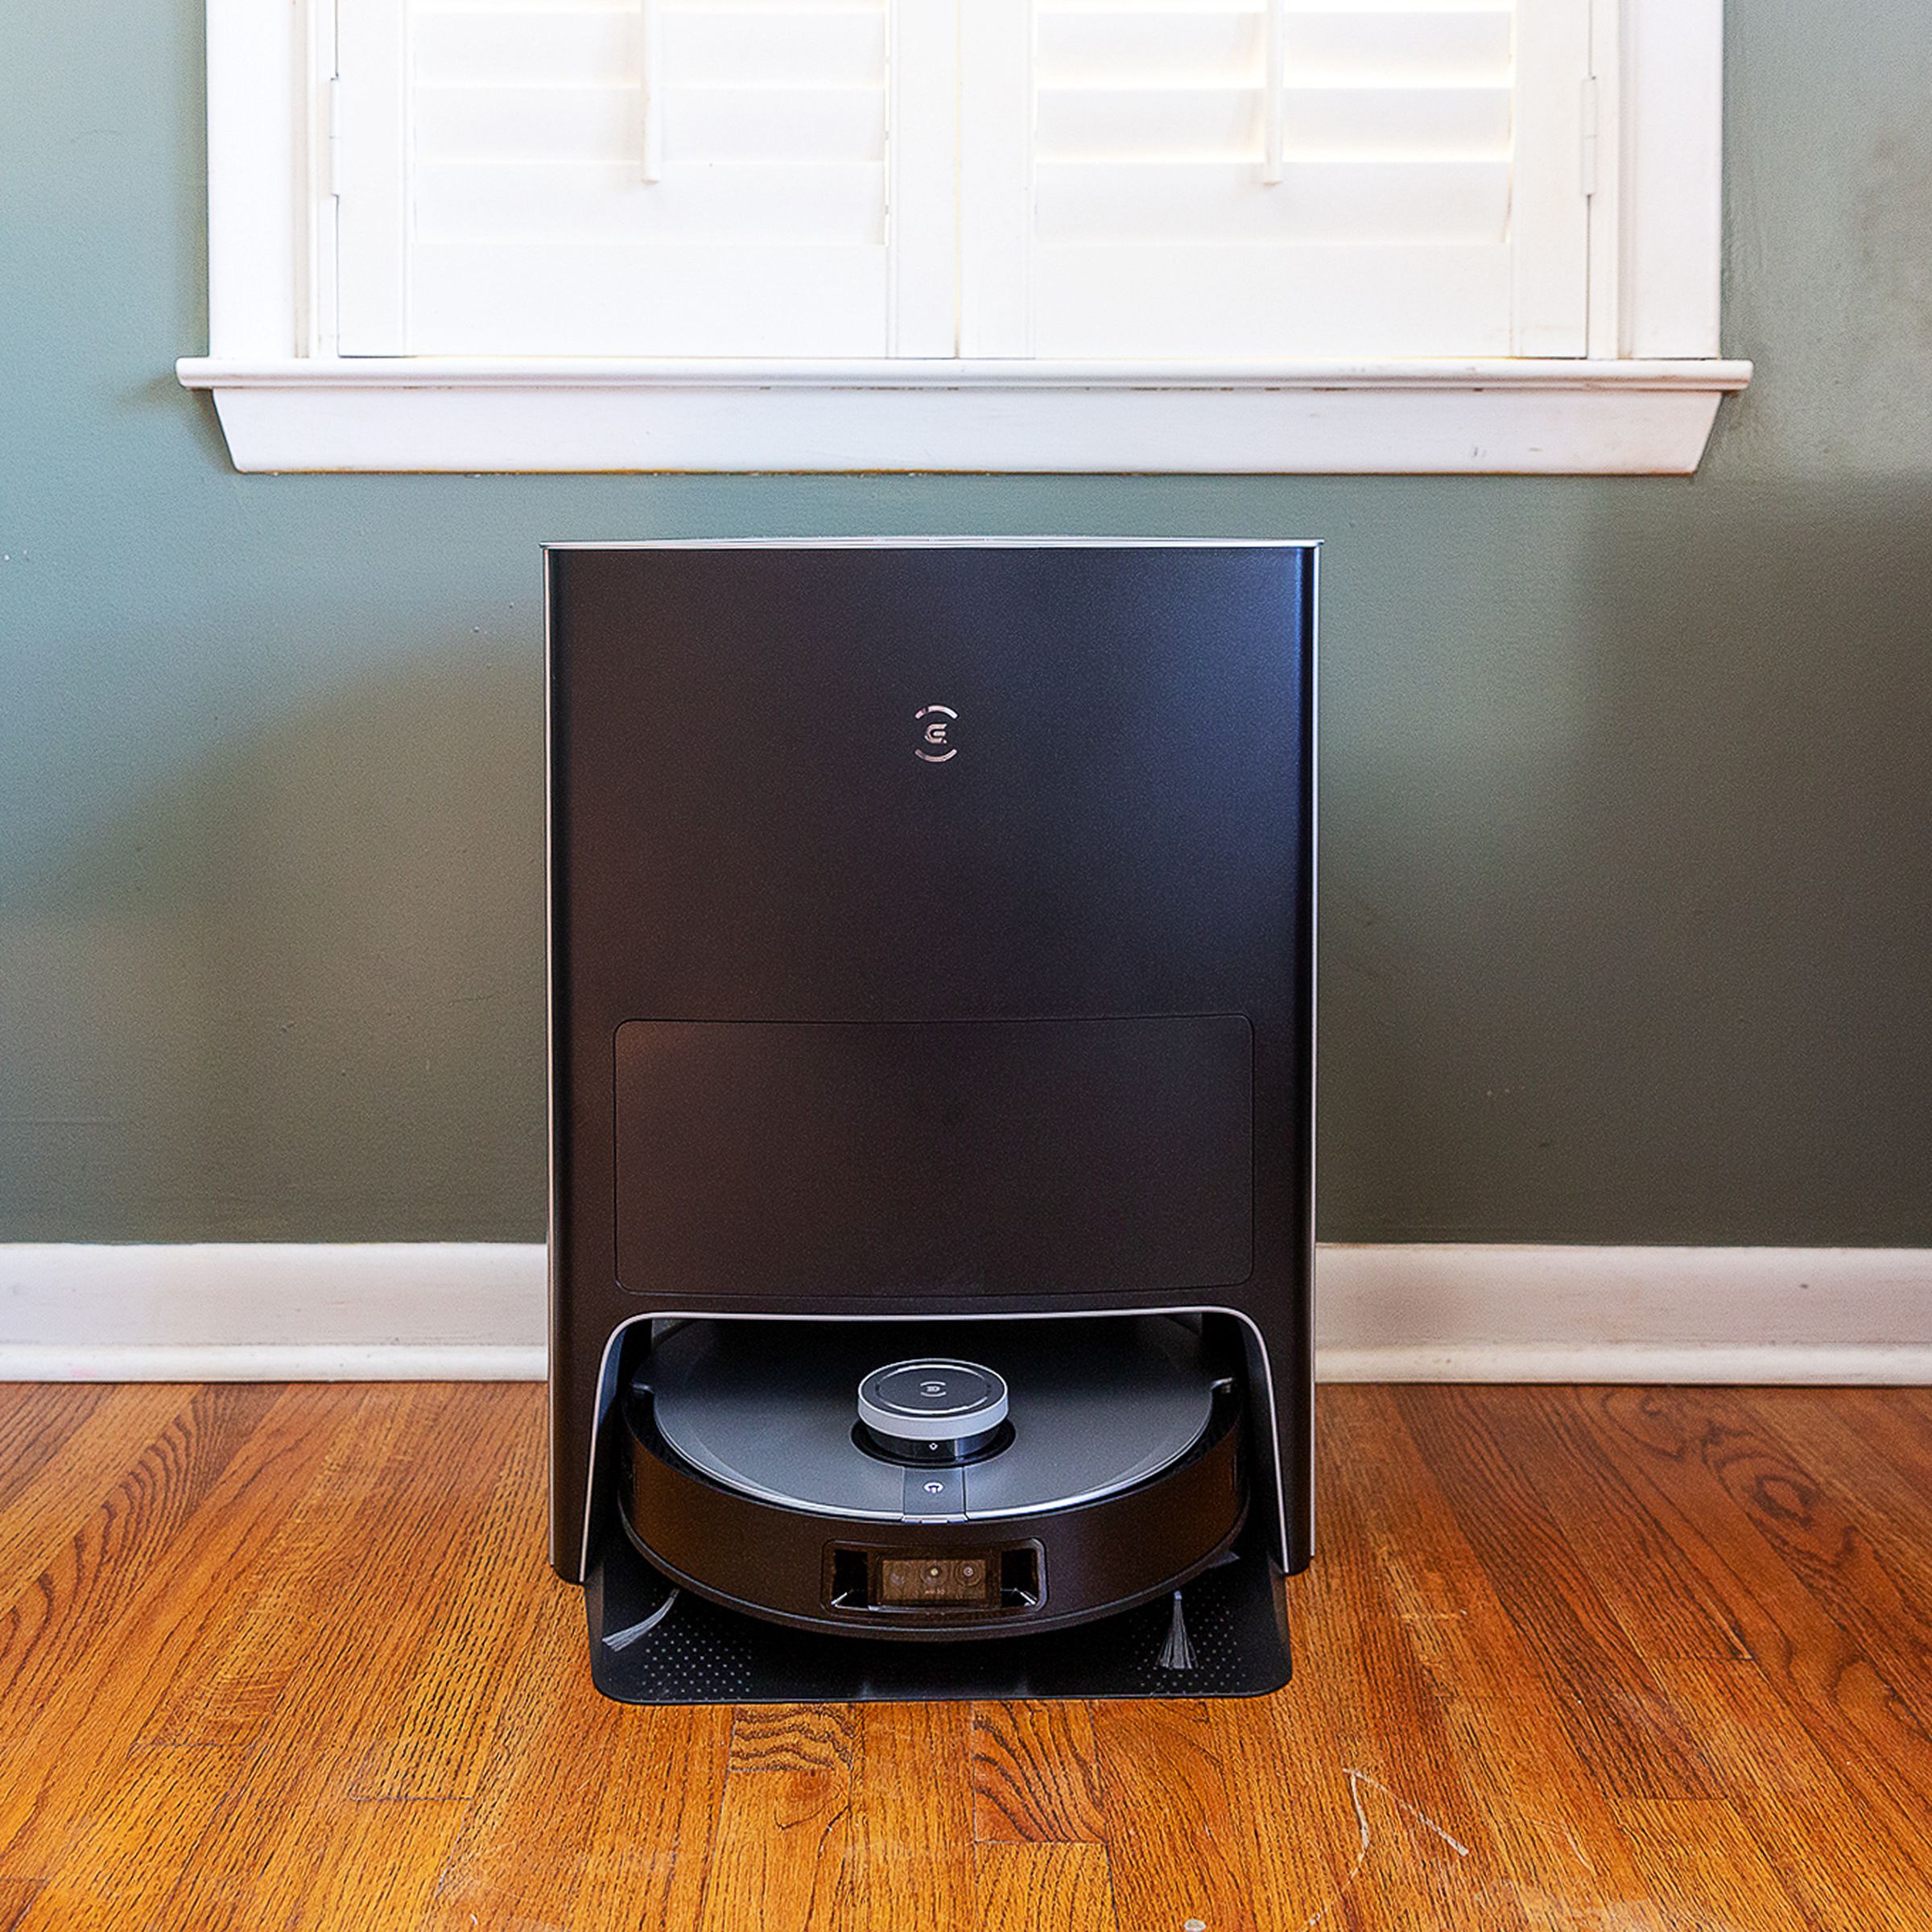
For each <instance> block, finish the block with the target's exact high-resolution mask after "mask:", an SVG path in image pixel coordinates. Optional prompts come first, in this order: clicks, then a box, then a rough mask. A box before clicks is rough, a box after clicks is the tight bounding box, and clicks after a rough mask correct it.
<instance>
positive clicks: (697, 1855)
mask: <svg viewBox="0 0 1932 1932" xmlns="http://www.w3.org/2000/svg"><path fill="white" fill-rule="evenodd" d="M731 1732H732V1712H731V1711H730V1709H729V1707H721V1706H717V1705H711V1706H704V1705H683V1706H679V1705H667V1706H664V1707H662V1708H647V1709H643V1710H637V1711H625V1712H623V1713H622V1715H621V1721H620V1724H619V1730H618V1737H617V1744H616V1746H615V1748H614V1749H613V1752H612V1755H611V1757H610V1758H609V1761H608V1764H607V1772H606V1777H605V1788H604V1790H603V1792H602V1794H601V1795H600V1797H599V1798H598V1800H597V1812H596V1816H595V1818H594V1820H593V1822H592V1829H591V1835H590V1839H589V1842H588V1844H587V1845H586V1847H585V1848H584V1877H583V1881H582V1886H581V1889H580V1892H579V1893H578V1895H577V1900H578V1906H579V1910H580V1915H581V1916H580V1922H581V1923H582V1924H583V1925H584V1926H622V1925H634V1926H652V1927H656V1926H663V1927H665V1928H667V1929H670V1928H675V1929H676V1932H683V1928H685V1927H687V1926H695V1925H696V1923H697V1922H698V1918H699V1914H700V1908H701V1906H702V1905H703V1903H704V1881H705V1877H706V1875H707V1872H708V1868H709V1865H710V1860H711V1850H712V1842H713V1840H714V1839H715V1837H716V1831H717V1823H718V1814H719V1812H720V1810H721V1808H722V1806H723V1804H724V1802H725V1775H726V1773H727V1770H728V1769H729V1764H730V1760H731Z"/></svg>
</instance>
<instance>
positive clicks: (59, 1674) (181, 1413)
mask: <svg viewBox="0 0 1932 1932" xmlns="http://www.w3.org/2000/svg"><path fill="white" fill-rule="evenodd" d="M274 1400H275V1390H274V1389H269V1388H264V1387H261V1386H258V1385H235V1384H232V1383H229V1384H218V1385H213V1386H211V1387H208V1388H204V1389H196V1390H195V1391H193V1392H192V1394H189V1395H188V1399H187V1400H186V1401H185V1402H183V1403H182V1404H181V1406H180V1407H179V1409H178V1410H176V1412H175V1414H172V1415H171V1416H170V1417H169V1418H167V1422H165V1423H164V1424H163V1426H162V1427H161V1428H160V1429H159V1430H157V1431H156V1433H155V1435H154V1436H153V1437H152V1438H151V1439H150V1440H149V1441H147V1443H143V1444H142V1446H141V1448H140V1450H139V1451H138V1453H137V1454H136V1455H134V1459H132V1461H131V1462H130V1463H129V1464H128V1466H127V1468H126V1469H125V1470H124V1471H123V1472H122V1475H121V1476H120V1477H119V1478H118V1480H117V1481H116V1482H115V1483H114V1484H113V1486H112V1487H111V1488H109V1490H108V1492H107V1493H106V1494H105V1496H102V1497H101V1500H100V1501H99V1502H98V1503H97V1504H96V1505H95V1506H94V1507H93V1509H91V1510H89V1511H88V1512H87V1513H85V1515H82V1516H81V1517H80V1518H79V1520H78V1521H76V1522H75V1523H74V1524H73V1525H72V1531H71V1534H69V1536H68V1540H67V1541H66V1542H65V1543H64V1545H63V1546H61V1547H60V1549H59V1550H57V1551H56V1552H55V1554H54V1557H53V1559H52V1562H51V1563H49V1564H48V1565H47V1567H46V1568H45V1569H43V1571H41V1572H40V1574H39V1576H37V1577H36V1578H35V1579H34V1581H33V1583H32V1584H31V1586H30V1587H28V1588H27V1589H25V1590H23V1591H21V1593H20V1594H19V1596H18V1597H17V1598H16V1599H15V1600H14V1603H13V1604H12V1605H11V1606H10V1608H7V1609H6V1611H5V1612H0V1737H10V1736H18V1735H19V1732H21V1731H22V1730H23V1729H24V1728H27V1727H29V1726H31V1724H33V1722H34V1721H35V1714H36V1712H37V1711H38V1710H39V1707H40V1704H41V1702H42V1699H43V1697H44V1696H45V1695H47V1693H48V1692H49V1691H52V1690H53V1689H55V1688H56V1687H57V1686H59V1685H60V1683H61V1682H64V1681H65V1680H66V1679H67V1678H68V1677H69V1676H70V1674H71V1673H72V1668H73V1666H74V1664H75V1662H76V1660H77V1658H78V1657H79V1656H80V1655H81V1653H83V1652H85V1650H86V1649H89V1648H91V1647H92V1646H93V1645H97V1644H99V1643H100V1642H101V1641H103V1640H104V1638H105V1637H106V1635H107V1633H109V1631H110V1630H111V1629H113V1628H114V1625H115V1624H116V1623H117V1621H118V1620H119V1618H120V1616H121V1615H122V1612H123V1611H124V1610H126V1608H127V1607H128V1606H129V1605H130V1604H131V1603H132V1602H133V1601H134V1597H135V1595H136V1593H137V1592H138V1590H139V1589H140V1587H141V1583H142V1577H143V1575H144V1574H145V1572H146V1571H148V1570H149V1569H150V1568H151V1567H154V1566H155V1565H156V1564H158V1563H160V1562H162V1561H163V1559H164V1557H165V1554H166V1552H167V1548H168V1546H169V1545H170V1544H171V1542H173V1540H174V1538H175V1535H176V1534H178V1533H179V1532H180V1530H181V1529H182V1528H183V1526H184V1525H185V1524H186V1523H188V1521H189V1519H190V1518H191V1517H192V1516H193V1514H194V1513H195V1510H196V1508H197V1506H198V1505H200V1502H201V1501H202V1499H203V1498H204V1496H206V1495H207V1493H208V1490H209V1488H211V1487H212V1486H213V1484H214V1482H215V1481H216V1480H217V1478H218V1477H219V1476H221V1472H222V1471H223V1470H224V1469H225V1468H227V1467H228V1464H229V1460H230V1459H231V1458H232V1457H233V1455H234V1454H235V1452H236V1451H237V1449H239V1448H240V1447H242V1444H243V1443H245V1442H246V1441H247V1439H249V1438H250V1436H252V1435H254V1432H255V1429H256V1427H257V1426H258V1424H259V1422H261V1420H262V1417H263V1416H264V1415H265V1414H266V1412H267V1410H268V1409H269V1407H270V1405H271V1404H272V1402H274Z"/></svg>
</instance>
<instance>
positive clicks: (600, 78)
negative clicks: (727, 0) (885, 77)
mask: <svg viewBox="0 0 1932 1932" xmlns="http://www.w3.org/2000/svg"><path fill="white" fill-rule="evenodd" d="M638 13H639V10H638V7H637V6H630V7H629V8H627V9H626V10H625V11H623V12H621V13H579V14H552V13H549V12H539V11H529V12H522V13H507V12H506V13H500V14H479V15H476V16H471V15H468V14H431V15H428V16H427V17H426V18H424V19H423V20H421V21H420V22H419V23H418V25H417V28H416V33H415V77H416V82H417V85H419V86H430V87H435V86H451V85H477V86H491V85H515V86H556V87H571V86H588V85H596V84H597V83H599V82H606V83H612V82H617V81H630V82H634V81H636V80H637V78H638V73H639V71H640V64H641V60H642V52H641V50H642V35H641V31H640V27H639V20H638ZM886 27H887V14H886V10H885V8H884V6H870V7H868V8H866V9H865V10H863V11H860V12H855V11H851V10H841V11H836V12H833V11H828V10H821V9H814V10H806V9H804V8H803V7H800V8H797V9H794V10H789V11H787V12H785V13H780V14H762V13H761V14H747V13H738V12H733V13H727V12H724V11H708V12H705V13H701V14H700V13H692V12H689V11H685V10H679V9H678V8H676V7H667V8H666V9H665V10H664V12H663V34H664V60H665V66H666V70H667V75H668V76H669V78H670V81H671V85H672V86H674V87H719V86H754V87H755V86H769V87H779V88H791V87H841V86H842V87H866V88H873V89H877V87H878V86H879V85H881V74H882V72H883V70H884V67H885V62H886Z"/></svg>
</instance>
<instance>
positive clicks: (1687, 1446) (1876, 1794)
mask: <svg viewBox="0 0 1932 1932" xmlns="http://www.w3.org/2000/svg"><path fill="white" fill-rule="evenodd" d="M1584 1399H1587V1400H1588V1401H1590V1402H1591V1404H1592V1406H1594V1407H1595V1409H1596V1412H1597V1414H1599V1415H1600V1416H1601V1417H1602V1418H1603V1420H1604V1429H1603V1430H1602V1433H1601V1436H1600V1440H1601V1441H1602V1443H1604V1446H1605V1447H1606V1448H1607V1449H1608V1451H1609V1452H1610V1453H1611V1454H1612V1455H1613V1456H1614V1457H1615V1458H1616V1459H1617V1461H1618V1463H1619V1464H1620V1467H1621V1468H1622V1469H1623V1471H1624V1474H1625V1475H1626V1476H1628V1477H1629V1480H1631V1482H1632V1484H1633V1488H1636V1489H1637V1490H1638V1491H1640V1492H1641V1493H1642V1494H1643V1496H1644V1500H1645V1506H1646V1507H1648V1508H1649V1509H1650V1510H1651V1511H1652V1513H1653V1514H1654V1515H1655V1516H1656V1517H1657V1519H1658V1521H1660V1522H1663V1523H1665V1524H1666V1525H1669V1526H1670V1532H1671V1534H1672V1536H1673V1538H1674V1540H1675V1541H1676V1542H1677V1543H1678V1546H1679V1547H1680V1549H1682V1550H1683V1551H1684V1552H1685V1553H1686V1554H1687V1555H1689V1556H1690V1557H1691V1558H1693V1559H1694V1560H1695V1561H1696V1562H1698V1563H1699V1565H1700V1567H1701V1568H1702V1570H1703V1575H1704V1576H1705V1577H1706V1579H1707V1581H1708V1582H1709V1583H1710V1585H1711V1588H1712V1589H1713V1590H1714V1591H1719V1592H1721V1593H1724V1596H1725V1600H1726V1604H1727V1608H1728V1612H1729V1614H1730V1616H1732V1620H1733V1621H1734V1622H1735V1624H1736V1627H1737V1629H1739V1630H1740V1633H1742V1634H1743V1635H1744V1639H1745V1641H1746V1642H1747V1644H1748V1645H1749V1648H1750V1650H1751V1653H1752V1657H1753V1659H1754V1660H1755V1662H1756V1663H1757V1668H1758V1670H1759V1671H1760V1672H1761V1674H1762V1676H1763V1678H1764V1679H1765V1683H1766V1685H1767V1686H1768V1688H1769V1691H1770V1692H1771V1694H1772V1695H1773V1696H1775V1697H1776V1698H1777V1699H1778V1700H1780V1701H1781V1702H1782V1703H1784V1704H1785V1706H1786V1707H1787V1708H1788V1710H1789V1711H1790V1717H1789V1718H1785V1717H1781V1716H1773V1717H1771V1718H1769V1723H1770V1724H1771V1725H1772V1726H1773V1727H1774V1728H1775V1727H1776V1726H1777V1725H1779V1724H1788V1723H1791V1722H1795V1724H1797V1725H1798V1727H1799V1728H1801V1729H1802V1731H1803V1732H1805V1733H1806V1734H1807V1735H1809V1736H1811V1737H1813V1738H1814V1739H1815V1740H1816V1741H1817V1743H1818V1746H1819V1748H1820V1749H1821V1750H1822V1751H1823V1752H1824V1753H1825V1755H1826V1756H1827V1757H1828V1759H1829V1761H1830V1763H1831V1769H1832V1771H1833V1773H1834V1774H1835V1777H1836V1778H1837V1780H1838V1781H1839V1783H1840V1784H1841V1785H1843V1790H1844V1791H1845V1793H1847V1794H1848V1799H1847V1802H1844V1803H1843V1806H1842V1807H1841V1812H1842V1818H1843V1819H1846V1820H1849V1821H1850V1822H1849V1823H1848V1824H1847V1823H1843V1822H1841V1824H1840V1826H1839V1829H1838V1830H1837V1831H1836V1832H1835V1834H1834V1836H1835V1838H1836V1839H1839V1840H1842V1841H1844V1842H1845V1843H1847V1844H1849V1845H1850V1846H1852V1847H1855V1851H1854V1853H1853V1856H1856V1857H1857V1858H1860V1859H1862V1860H1868V1861H1872V1862H1873V1863H1875V1864H1877V1865H1878V1866H1880V1868H1884V1869H1886V1870H1888V1871H1890V1872H1894V1873H1897V1875H1898V1876H1899V1882H1900V1884H1901V1885H1903V1886H1905V1887H1906V1888H1907V1889H1909V1890H1911V1889H1918V1890H1920V1892H1921V1895H1923V1893H1922V1888H1920V1887H1919V1885H1918V1881H1917V1880H1915V1879H1914V1878H1913V1876H1912V1875H1913V1873H1914V1872H1918V1871H1926V1872H1932V1838H1929V1837H1928V1833H1929V1832H1932V1810H1929V1808H1928V1806H1927V1804H1926V1801H1925V1799H1924V1798H1923V1796H1922V1794H1925V1793H1926V1792H1932V1736H1928V1735H1927V1733H1926V1730H1925V1728H1923V1726H1922V1724H1920V1723H1919V1721H1918V1718H1917V1717H1916V1715H1914V1714H1913V1711H1912V1710H1911V1709H1910V1707H1909V1705H1908V1704H1907V1703H1905V1701H1904V1700H1903V1699H1901V1697H1900V1695H1899V1694H1898V1692H1897V1691H1896V1690H1895V1689H1894V1688H1893V1686H1892V1684H1891V1683H1890V1682H1889V1681H1888V1679H1887V1678H1886V1677H1885V1674H1883V1673H1881V1672H1880V1671H1879V1670H1877V1669H1876V1667H1875V1666H1873V1664H1872V1661H1871V1660H1870V1659H1869V1658H1868V1657H1866V1656H1865V1655H1864V1653H1863V1652H1862V1651H1861V1650H1860V1649H1859V1647H1858V1645H1856V1643H1855V1642H1854V1641H1852V1638H1851V1637H1849V1636H1848V1635H1847V1633H1846V1632H1845V1631H1844V1630H1843V1629H1842V1628H1841V1627H1840V1626H1839V1624H1838V1623H1837V1622H1836V1621H1835V1620H1834V1619H1833V1618H1832V1617H1831V1616H1830V1615H1829V1614H1828V1613H1827V1611H1826V1610H1825V1609H1824V1608H1823V1606H1822V1605H1821V1604H1819V1603H1818V1600H1817V1599H1816V1597H1815V1596H1814V1595H1813V1594H1812V1593H1811V1591H1810V1590H1809V1589H1808V1588H1807V1587H1806V1585H1805V1583H1803V1581H1802V1579H1800V1577H1799V1576H1798V1575H1797V1574H1796V1573H1794V1571H1792V1570H1791V1569H1790V1568H1789V1567H1787V1566H1786V1564H1785V1563H1784V1561H1783V1560H1782V1558H1781V1556H1780V1554H1779V1553H1778V1550H1777V1546H1776V1542H1775V1541H1774V1540H1773V1539H1771V1538H1767V1537H1766V1536H1765V1534H1763V1533H1762V1530H1761V1525H1759V1523H1758V1522H1757V1521H1756V1520H1754V1515H1753V1513H1752V1510H1751V1509H1748V1507H1746V1506H1745V1505H1744V1504H1742V1503H1740V1500H1739V1497H1738V1495H1737V1493H1736V1486H1735V1484H1734V1482H1733V1483H1728V1482H1727V1481H1726V1480H1724V1476H1722V1474H1721V1473H1720V1472H1719V1468H1718V1467H1715V1466H1714V1465H1715V1464H1721V1463H1723V1462H1724V1460H1725V1459H1727V1458H1728V1455H1729V1454H1730V1451H1729V1448H1728V1439H1729V1435H1730V1431H1729V1430H1727V1428H1726V1427H1725V1426H1724V1422H1723V1419H1722V1418H1721V1416H1719V1415H1715V1414H1713V1413H1712V1410H1711V1405H1712V1404H1713V1403H1714V1402H1719V1401H1721V1397H1719V1394H1718V1393H1717V1392H1714V1391H1711V1390H1706V1389H1696V1390H1684V1389H1603V1390H1597V1391H1591V1392H1587V1396H1586V1395H1583V1394H1579V1400H1584ZM1920 1521H1922V1522H1924V1523H1925V1524H1926V1526H1927V1528H1928V1530H1932V1510H1928V1512H1927V1513H1926V1515H1924V1516H1922V1517H1921V1518H1920ZM1735 1750H1736V1747H1735V1745H1733V1746H1732V1751H1733V1752H1735ZM1753 1782H1754V1783H1756V1782H1757V1781H1756V1780H1754V1781H1753ZM1734 1795H1737V1796H1738V1798H1739V1801H1740V1802H1742V1799H1743V1798H1744V1797H1746V1796H1748V1795H1749V1793H1748V1791H1747V1792H1745V1793H1744V1794H1734ZM1826 1808H1827V1809H1830V1808H1831V1807H1830V1806H1829V1805H1827V1807H1826ZM1921 1922H1922V1923H1926V1924H1932V1899H1929V1900H1928V1901H1927V1909H1926V1914H1925V1916H1924V1918H1923V1919H1922V1921H1921Z"/></svg>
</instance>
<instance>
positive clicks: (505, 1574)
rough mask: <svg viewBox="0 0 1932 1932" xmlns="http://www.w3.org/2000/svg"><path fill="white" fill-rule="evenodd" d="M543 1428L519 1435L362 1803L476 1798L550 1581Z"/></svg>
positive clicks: (531, 1421)
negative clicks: (544, 1558)
mask: <svg viewBox="0 0 1932 1932" xmlns="http://www.w3.org/2000/svg"><path fill="white" fill-rule="evenodd" d="M545 1455H546V1444H545V1442H544V1438H543V1430H542V1428H541V1427H540V1426H539V1419H538V1418H537V1417H536V1416H535V1414H531V1415H530V1417H529V1418H527V1421H526V1424H525V1426H522V1427H521V1428H519V1429H518V1430H516V1431H515V1432H514V1435H512V1437H511V1439H510V1449H509V1453H508V1454H507V1455H506V1456H505V1458H504V1460H503V1465H502V1471H501V1472H500V1473H499V1474H498V1476H497V1482H496V1486H495V1488H494V1489H493V1491H492V1492H491V1494H490V1497H489V1505H488V1506H487V1508H486V1509H485V1512H484V1515H483V1520H482V1521H481V1524H480V1525H478V1527H477V1530H476V1532H475V1534H474V1535H473V1537H472V1538H471V1539H470V1543H469V1553H468V1554H467V1556H466V1557H465V1558H464V1564H463V1569H462V1572H461V1575H460V1577H459V1578H458V1579H457V1581H456V1586H455V1589H454V1591H453V1593H452V1597H451V1599H450V1600H449V1601H448V1604H447V1606H446V1608H445V1610H444V1614H442V1615H441V1616H438V1617H436V1619H435V1620H433V1621H432V1622H431V1625H430V1627H429V1629H428V1631H427V1634H426V1635H425V1637H424V1638H423V1643H422V1645H421V1647H420V1649H419V1651H418V1653H417V1655H416V1657H415V1662H414V1663H413V1665H412V1666H411V1671H410V1678H409V1688H408V1691H407V1693H406V1695H405V1699H404V1702H403V1707H402V1709H401V1710H400V1711H399V1712H398V1713H397V1715H395V1716H394V1717H393V1718H391V1717H390V1716H389V1715H387V1714H384V1715H382V1717H381V1718H379V1719H378V1726H379V1731H378V1741H377V1742H376V1743H375V1744H373V1745H372V1747H371V1748H370V1752H369V1764H368V1766H367V1768H366V1769H365V1771H364V1773H363V1774H362V1775H361V1777H358V1778H357V1781H356V1786H355V1791H354V1795H355V1796H356V1797H357V1798H469V1797H471V1796H473V1795H474V1794H475V1791H476V1788H477V1778H478V1777H479V1776H480V1774H481V1768H482V1764H483V1760H484V1757H485V1752H487V1750H488V1748H489V1737H490V1725H489V1718H490V1716H491V1715H492V1714H493V1712H494V1711H496V1710H497V1707H498V1706H499V1704H500V1703H501V1702H502V1695H503V1686H504V1685H505V1683H506V1682H516V1681H520V1679H521V1678H522V1673H523V1672H524V1671H525V1670H527V1669H528V1668H529V1667H530V1657H529V1647H530V1629H531V1625H532V1624H533V1622H534V1621H535V1618H536V1616H538V1614H539V1610H540V1608H541V1607H542V1605H543V1600H544V1599H545V1597H546V1596H548V1595H550V1594H551V1591H550V1590H549V1587H548V1585H549V1583H550V1579H549V1578H548V1577H547V1575H544V1574H543V1571H542V1570H541V1567H540V1558H539V1556H538V1554H537V1552H538V1551H539V1549H540V1548H541V1547H542V1544H543V1468H544V1463H545Z"/></svg>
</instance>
